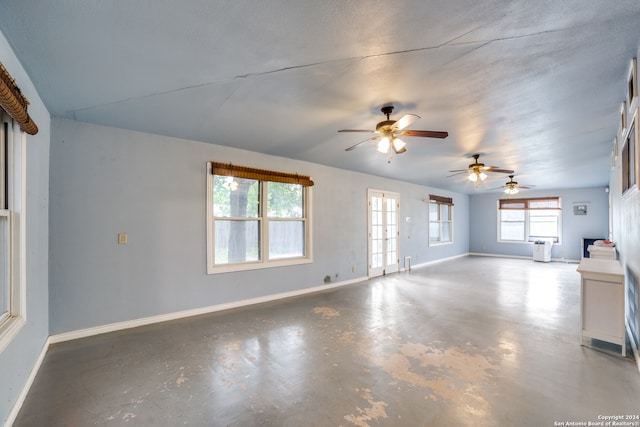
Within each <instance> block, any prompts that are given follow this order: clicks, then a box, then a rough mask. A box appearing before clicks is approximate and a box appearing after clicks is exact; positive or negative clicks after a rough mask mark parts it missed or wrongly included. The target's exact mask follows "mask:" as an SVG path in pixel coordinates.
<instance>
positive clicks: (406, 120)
mask: <svg viewBox="0 0 640 427" xmlns="http://www.w3.org/2000/svg"><path fill="white" fill-rule="evenodd" d="M419 118H420V116H417V115H415V114H405V115H404V116H402V117H400V120H398V121H397V122H395V123H394V124H393V126H392V127H391V129H392V130H394V131H395V130H402V129H404V128H406V127H407V126H409V125H410V124H411V123H413V122H415V121H416V120H418V119H419Z"/></svg>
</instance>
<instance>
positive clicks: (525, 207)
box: [498, 197, 561, 211]
mask: <svg viewBox="0 0 640 427" xmlns="http://www.w3.org/2000/svg"><path fill="white" fill-rule="evenodd" d="M498 208H499V209H502V210H517V211H533V210H561V208H560V197H536V198H529V199H500V200H499V207H498Z"/></svg>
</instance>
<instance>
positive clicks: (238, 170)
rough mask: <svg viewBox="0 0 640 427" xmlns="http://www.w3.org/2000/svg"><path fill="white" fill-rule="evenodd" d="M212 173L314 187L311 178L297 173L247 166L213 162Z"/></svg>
mask: <svg viewBox="0 0 640 427" xmlns="http://www.w3.org/2000/svg"><path fill="white" fill-rule="evenodd" d="M211 173H212V174H214V175H221V176H234V177H237V178H245V179H255V180H258V181H271V182H281V183H284V184H299V185H303V186H305V187H312V186H313V181H312V180H311V177H309V176H305V175H298V174H296V173H284V172H275V171H269V170H264V169H254V168H248V167H246V166H236V165H233V164H231V163H217V162H211Z"/></svg>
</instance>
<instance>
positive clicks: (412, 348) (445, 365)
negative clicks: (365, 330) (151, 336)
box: [359, 339, 496, 413]
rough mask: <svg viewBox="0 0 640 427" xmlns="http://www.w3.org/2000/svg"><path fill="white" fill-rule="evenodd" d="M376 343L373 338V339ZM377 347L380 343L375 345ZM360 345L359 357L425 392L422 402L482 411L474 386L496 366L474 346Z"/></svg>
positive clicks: (483, 407)
mask: <svg viewBox="0 0 640 427" xmlns="http://www.w3.org/2000/svg"><path fill="white" fill-rule="evenodd" d="M374 342H375V339H374ZM378 344H379V343H378ZM385 344H386V345H384V346H376V345H373V346H372V345H371V341H370V340H369V341H367V342H364V341H363V342H361V343H359V348H360V354H361V355H363V356H365V357H366V358H367V359H368V360H369V361H370V362H372V363H373V364H374V365H376V366H378V367H379V368H381V369H382V370H383V371H385V372H387V373H388V374H389V375H390V376H391V377H392V378H393V380H394V381H397V382H402V383H405V384H409V385H411V386H417V387H422V388H424V389H426V391H427V394H426V395H425V399H427V400H431V401H437V400H445V401H449V402H451V403H455V404H461V405H465V407H466V408H467V412H469V413H474V412H482V411H484V410H485V409H486V405H487V404H486V401H485V400H484V398H483V397H482V396H481V395H479V394H478V393H477V385H478V384H479V383H483V382H486V380H487V379H488V378H490V377H491V374H490V372H491V371H492V369H495V367H496V365H494V364H492V363H491V362H490V361H489V359H488V358H487V357H486V356H485V355H483V354H479V353H477V350H476V349H475V347H473V346H470V345H467V346H466V347H464V348H460V347H457V346H449V347H444V348H438V347H435V346H431V345H425V344H420V343H413V342H407V343H397V345H396V346H393V345H388V343H386V342H385Z"/></svg>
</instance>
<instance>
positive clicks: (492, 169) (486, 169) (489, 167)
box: [484, 166, 514, 173]
mask: <svg viewBox="0 0 640 427" xmlns="http://www.w3.org/2000/svg"><path fill="white" fill-rule="evenodd" d="M484 171H485V172H498V173H514V171H512V170H511V169H500V168H498V167H497V166H487V167H485V168H484Z"/></svg>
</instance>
